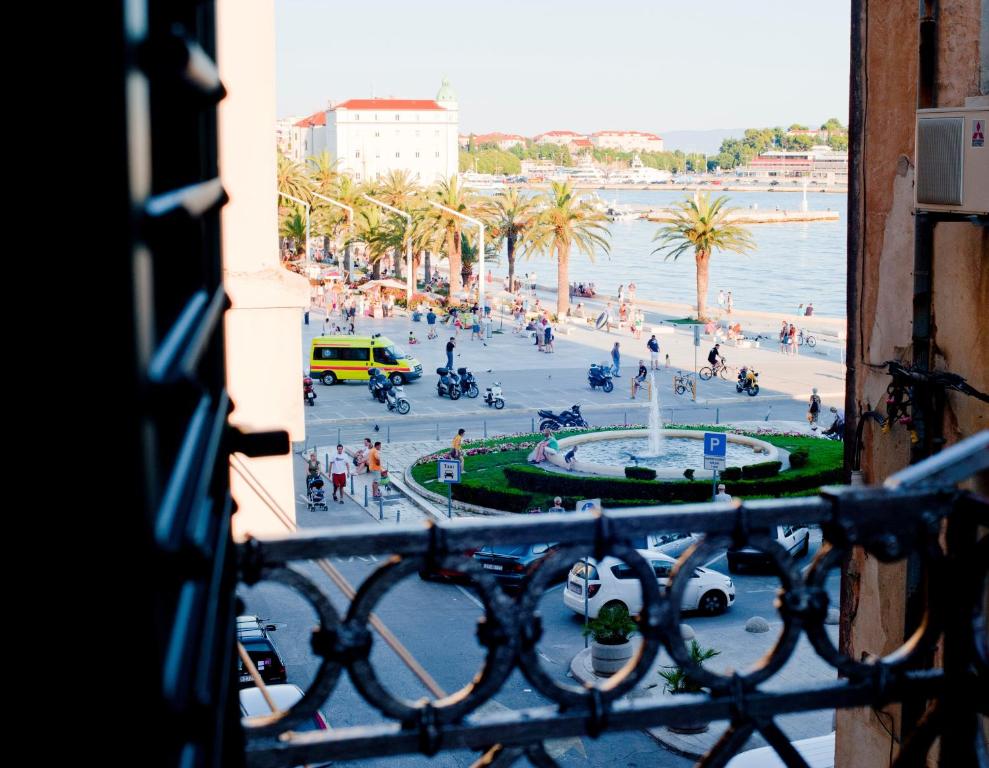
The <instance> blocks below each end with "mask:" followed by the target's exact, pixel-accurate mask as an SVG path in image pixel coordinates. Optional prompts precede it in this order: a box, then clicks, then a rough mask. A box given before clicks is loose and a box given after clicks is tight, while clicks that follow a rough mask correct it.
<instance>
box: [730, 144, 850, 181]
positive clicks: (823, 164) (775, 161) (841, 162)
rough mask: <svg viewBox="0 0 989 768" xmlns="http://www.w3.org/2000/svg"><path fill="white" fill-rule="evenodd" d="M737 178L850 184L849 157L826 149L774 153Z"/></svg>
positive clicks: (755, 160)
mask: <svg viewBox="0 0 989 768" xmlns="http://www.w3.org/2000/svg"><path fill="white" fill-rule="evenodd" d="M735 174H736V175H737V176H741V177H743V178H749V179H753V180H756V181H767V182H768V181H774V180H778V181H782V180H784V179H787V180H790V181H794V180H800V181H802V180H807V181H813V182H817V183H818V184H825V185H845V184H848V153H847V152H837V151H835V150H833V149H831V148H830V147H827V146H815V147H812V148H811V149H809V150H806V151H786V150H772V151H769V152H763V153H762V154H761V155H759V156H758V157H755V158H753V159H752V160H751V161H749V163H748V165H744V166H742V167H740V168H738V169H736V171H735Z"/></svg>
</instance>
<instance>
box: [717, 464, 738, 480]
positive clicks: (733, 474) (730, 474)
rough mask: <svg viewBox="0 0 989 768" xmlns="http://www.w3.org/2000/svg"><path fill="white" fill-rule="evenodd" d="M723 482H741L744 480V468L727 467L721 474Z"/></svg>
mask: <svg viewBox="0 0 989 768" xmlns="http://www.w3.org/2000/svg"><path fill="white" fill-rule="evenodd" d="M721 479H722V480H726V481H727V480H741V479H742V468H741V467H725V469H724V471H723V472H722V473H721Z"/></svg>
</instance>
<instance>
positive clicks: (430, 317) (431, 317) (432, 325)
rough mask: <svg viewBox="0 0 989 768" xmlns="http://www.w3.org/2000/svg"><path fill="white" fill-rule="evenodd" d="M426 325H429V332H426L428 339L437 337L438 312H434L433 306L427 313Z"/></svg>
mask: <svg viewBox="0 0 989 768" xmlns="http://www.w3.org/2000/svg"><path fill="white" fill-rule="evenodd" d="M426 325H427V326H429V333H427V334H426V338H427V339H435V338H436V336H437V333H436V313H435V312H433V308H432V307H430V308H429V312H427V313H426Z"/></svg>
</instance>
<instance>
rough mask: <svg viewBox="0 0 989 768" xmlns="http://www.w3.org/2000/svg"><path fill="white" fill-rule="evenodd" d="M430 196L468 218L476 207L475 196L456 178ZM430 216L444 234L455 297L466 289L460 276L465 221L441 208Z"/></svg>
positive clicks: (451, 286) (451, 293) (451, 291)
mask: <svg viewBox="0 0 989 768" xmlns="http://www.w3.org/2000/svg"><path fill="white" fill-rule="evenodd" d="M429 196H430V198H431V199H433V200H435V201H436V202H437V203H439V204H440V205H443V206H446V207H447V208H450V209H451V210H454V211H457V212H458V213H463V214H466V215H468V216H469V215H470V210H471V208H472V207H473V206H475V205H476V202H475V199H474V196H473V195H472V194H471V193H470V192H469V191H468V190H466V189H464V188H463V187H461V186H460V182H459V181H458V180H457V177H456V176H451V177H450V178H449V179H444V180H443V181H441V182H439V184H437V185H436V186H435V187H433V189H432V190H430V193H429ZM430 214H431V216H432V219H433V221H434V222H435V227H436V229H437V230H440V231H441V232H442V237H443V239H444V240H445V241H446V258H447V263H448V264H449V267H450V296H453V295H454V294H457V293H460V291H462V290H463V287H464V286H463V282H462V280H461V274H460V270H461V259H460V233H461V231H462V229H463V221H462V220H461V219H459V218H457V217H456V216H453V215H451V214H449V213H447V212H446V211H442V210H440V209H439V208H433V209H431V211H430Z"/></svg>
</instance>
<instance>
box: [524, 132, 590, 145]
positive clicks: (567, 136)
mask: <svg viewBox="0 0 989 768" xmlns="http://www.w3.org/2000/svg"><path fill="white" fill-rule="evenodd" d="M586 138H587V137H586V136H585V135H584V134H582V133H574V132H573V131H547V132H546V133H540V134H539V135H538V136H533V137H532V140H533V141H534V142H536V144H559V145H560V146H567V145H568V144H569V143H570V142H571V141H576V140H577V139H586Z"/></svg>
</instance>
